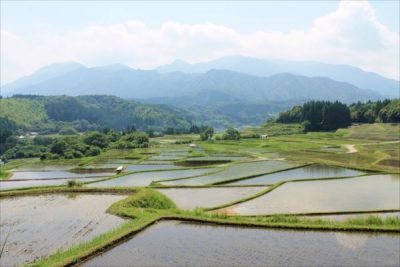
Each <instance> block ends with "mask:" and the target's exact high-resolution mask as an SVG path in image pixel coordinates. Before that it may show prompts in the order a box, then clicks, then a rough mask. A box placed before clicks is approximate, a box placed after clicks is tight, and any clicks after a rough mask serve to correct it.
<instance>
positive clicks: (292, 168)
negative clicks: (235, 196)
mask: <svg viewBox="0 0 400 267" xmlns="http://www.w3.org/2000/svg"><path fill="white" fill-rule="evenodd" d="M313 164H314V163H307V164H302V165H298V166H294V167H290V168H286V169H281V170H276V171H272V172H265V173H261V174H252V175H248V176H242V177H238V178H234V179H229V180H223V181H218V182H215V183H210V184H209V185H221V184H227V183H233V182H238V181H242V180H247V179H251V178H255V177H258V176H263V175H268V174H273V173H278V172H284V171H290V170H294V169H299V168H303V167H307V166H310V165H313Z"/></svg>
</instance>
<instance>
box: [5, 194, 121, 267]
mask: <svg viewBox="0 0 400 267" xmlns="http://www.w3.org/2000/svg"><path fill="white" fill-rule="evenodd" d="M124 197H125V196H121V195H100V194H57V195H41V196H24V197H15V198H2V199H1V201H0V208H1V209H0V210H1V216H0V244H2V245H3V244H4V243H5V241H6V238H7V237H8V238H7V242H6V243H5V244H6V245H5V248H4V252H3V255H2V257H1V259H0V265H1V266H14V265H22V264H25V263H27V262H31V261H33V260H35V259H37V258H39V257H44V256H48V255H50V254H52V253H54V252H56V251H57V250H58V249H62V248H67V247H69V246H71V245H74V244H78V243H81V242H84V241H89V240H91V239H92V238H93V237H95V236H97V235H99V234H101V233H104V232H107V231H109V230H110V229H112V228H115V227H118V226H119V225H121V224H122V223H123V220H122V219H121V218H119V217H116V216H113V215H109V214H107V213H105V211H106V209H107V208H108V207H109V206H110V205H111V204H112V203H114V202H116V201H118V200H121V199H123V198H124Z"/></svg>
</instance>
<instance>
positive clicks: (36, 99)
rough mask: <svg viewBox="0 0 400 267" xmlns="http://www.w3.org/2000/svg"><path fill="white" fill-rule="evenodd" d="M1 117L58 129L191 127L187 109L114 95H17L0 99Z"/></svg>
mask: <svg viewBox="0 0 400 267" xmlns="http://www.w3.org/2000/svg"><path fill="white" fill-rule="evenodd" d="M0 104H1V109H0V118H5V117H8V119H10V120H11V121H13V122H15V124H16V125H17V126H18V127H19V128H22V129H23V130H31V131H39V132H43V131H45V132H57V131H59V130H60V129H61V128H63V127H67V126H68V127H73V128H75V129H76V130H79V131H86V130H96V129H103V128H112V129H117V130H122V129H126V128H127V127H132V126H135V127H136V128H137V129H140V130H148V129H152V130H155V131H161V130H165V129H166V128H169V127H171V128H175V129H188V128H189V127H190V123H191V120H192V118H191V117H190V116H189V115H187V112H184V111H182V110H181V109H178V108H172V107H168V106H165V105H150V104H142V103H139V102H136V101H133V100H124V99H121V98H118V97H114V96H79V97H70V96H21V95H20V96H14V97H11V98H5V99H0Z"/></svg>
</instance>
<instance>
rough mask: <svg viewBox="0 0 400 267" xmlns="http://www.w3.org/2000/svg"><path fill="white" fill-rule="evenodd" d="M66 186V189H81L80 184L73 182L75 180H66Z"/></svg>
mask: <svg viewBox="0 0 400 267" xmlns="http://www.w3.org/2000/svg"><path fill="white" fill-rule="evenodd" d="M67 186H68V187H81V186H82V183H81V182H79V181H77V180H75V179H73V180H68V181H67Z"/></svg>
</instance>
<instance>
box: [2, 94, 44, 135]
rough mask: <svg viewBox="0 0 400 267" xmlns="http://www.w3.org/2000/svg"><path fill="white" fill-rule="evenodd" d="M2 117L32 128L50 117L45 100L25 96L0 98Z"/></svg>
mask: <svg viewBox="0 0 400 267" xmlns="http://www.w3.org/2000/svg"><path fill="white" fill-rule="evenodd" d="M0 103H1V105H0V117H8V118H9V119H10V120H12V121H14V122H15V123H16V124H17V125H18V126H21V127H24V128H32V127H33V126H34V125H37V124H40V123H43V122H44V121H46V120H47V119H48V116H47V113H46V110H45V109H44V105H43V101H39V100H35V99H23V98H14V97H13V98H6V99H0Z"/></svg>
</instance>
